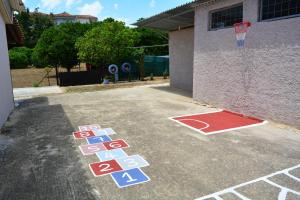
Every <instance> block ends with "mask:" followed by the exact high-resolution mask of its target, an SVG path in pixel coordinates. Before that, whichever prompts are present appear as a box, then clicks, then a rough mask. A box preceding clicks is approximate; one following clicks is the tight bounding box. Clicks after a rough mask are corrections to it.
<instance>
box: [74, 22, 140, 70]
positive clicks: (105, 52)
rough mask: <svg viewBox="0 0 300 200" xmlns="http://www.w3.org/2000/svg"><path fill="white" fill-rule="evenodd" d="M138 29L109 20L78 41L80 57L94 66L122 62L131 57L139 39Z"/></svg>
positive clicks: (77, 46)
mask: <svg viewBox="0 0 300 200" xmlns="http://www.w3.org/2000/svg"><path fill="white" fill-rule="evenodd" d="M138 38H139V35H138V33H137V31H135V30H133V29H130V28H128V27H126V26H125V23H123V22H119V21H112V20H110V19H109V20H107V21H104V22H103V23H102V24H101V25H99V26H97V27H94V28H93V29H92V30H90V31H88V32H87V33H86V34H85V35H84V37H82V38H79V39H78V41H77V42H76V48H77V49H78V56H79V59H80V60H81V61H83V62H87V63H90V64H92V65H94V66H104V65H108V64H112V63H116V64H118V63H120V62H121V61H123V60H124V59H126V58H128V57H130V54H131V53H132V50H131V49H130V48H128V47H133V46H134V44H135V42H136V41H137V40H138Z"/></svg>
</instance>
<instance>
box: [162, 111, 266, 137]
mask: <svg viewBox="0 0 300 200" xmlns="http://www.w3.org/2000/svg"><path fill="white" fill-rule="evenodd" d="M218 113H230V114H232V115H237V116H240V117H245V118H248V119H253V120H257V121H258V122H257V123H253V124H248V125H237V126H233V127H231V128H229V127H227V128H223V129H220V130H214V131H207V129H211V128H212V127H213V126H214V124H213V123H214V122H213V123H212V122H210V123H209V122H206V121H205V120H200V119H193V117H194V118H196V117H202V116H205V115H209V114H211V115H214V114H218ZM168 119H170V120H172V121H174V122H176V123H178V124H180V125H182V126H184V127H187V128H189V129H192V130H194V131H196V132H198V133H201V134H203V135H214V134H217V133H224V132H229V131H234V130H240V129H245V128H251V127H256V126H261V125H264V124H267V123H268V121H266V120H260V119H256V118H252V117H247V116H244V115H242V114H239V113H234V112H231V111H226V110H217V111H211V112H204V113H197V114H191V115H181V116H174V117H169V118H168ZM191 123H193V124H194V126H193V125H191ZM195 125H196V126H197V127H195Z"/></svg>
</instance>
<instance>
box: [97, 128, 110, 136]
mask: <svg viewBox="0 0 300 200" xmlns="http://www.w3.org/2000/svg"><path fill="white" fill-rule="evenodd" d="M93 132H94V134H95V135H96V136H103V135H114V134H116V132H115V131H114V130H113V129H112V128H105V129H102V130H96V131H93Z"/></svg>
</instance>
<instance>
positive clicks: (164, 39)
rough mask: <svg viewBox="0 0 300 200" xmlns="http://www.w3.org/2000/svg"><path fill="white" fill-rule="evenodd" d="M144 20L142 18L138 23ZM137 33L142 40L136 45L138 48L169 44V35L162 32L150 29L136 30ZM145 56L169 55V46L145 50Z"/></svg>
mask: <svg viewBox="0 0 300 200" xmlns="http://www.w3.org/2000/svg"><path fill="white" fill-rule="evenodd" d="M142 20H144V18H140V19H139V20H138V21H142ZM136 31H137V32H138V33H139V35H140V39H139V40H138V41H137V42H136V43H135V46H136V47H141V46H153V45H163V44H168V40H169V39H168V33H167V32H165V31H161V30H156V29H149V28H136ZM144 49H145V52H144V53H145V55H168V54H169V50H168V46H164V47H153V48H144Z"/></svg>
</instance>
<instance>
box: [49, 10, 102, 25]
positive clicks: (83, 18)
mask: <svg viewBox="0 0 300 200" xmlns="http://www.w3.org/2000/svg"><path fill="white" fill-rule="evenodd" d="M53 16H54V22H55V24H57V25H59V24H61V23H65V22H80V23H83V24H84V23H92V22H96V21H97V20H98V18H97V17H94V16H91V15H71V14H69V13H67V12H63V13H59V14H54V15H53Z"/></svg>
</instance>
